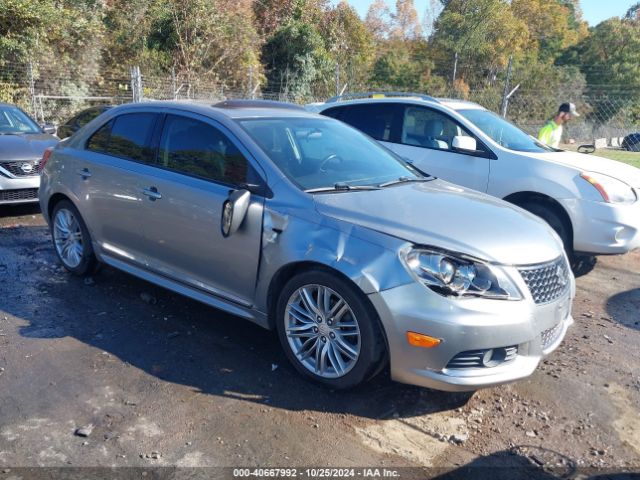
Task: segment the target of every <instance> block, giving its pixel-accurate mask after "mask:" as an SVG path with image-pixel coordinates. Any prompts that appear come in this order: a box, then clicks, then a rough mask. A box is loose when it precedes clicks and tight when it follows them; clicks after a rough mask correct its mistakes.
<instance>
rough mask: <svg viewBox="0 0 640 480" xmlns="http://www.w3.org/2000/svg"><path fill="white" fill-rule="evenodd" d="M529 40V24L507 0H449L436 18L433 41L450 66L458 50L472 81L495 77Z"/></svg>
mask: <svg viewBox="0 0 640 480" xmlns="http://www.w3.org/2000/svg"><path fill="white" fill-rule="evenodd" d="M528 40H529V32H528V29H527V25H526V24H525V23H524V22H523V21H522V20H520V19H518V18H516V16H515V15H514V13H513V11H512V10H511V9H510V8H509V4H508V2H507V1H506V0H474V1H465V0H448V1H447V2H446V6H445V7H444V10H443V11H442V13H441V14H440V17H438V19H437V21H436V22H435V25H434V33H433V35H432V38H431V44H432V47H433V50H434V52H435V58H436V60H438V62H437V63H438V64H441V65H447V68H448V66H449V65H450V64H451V61H452V60H451V59H453V57H454V55H455V53H458V55H459V59H460V60H459V68H458V70H459V72H461V74H462V75H464V77H465V80H467V83H469V81H478V80H481V79H483V78H487V79H492V78H494V77H495V75H496V72H497V71H499V70H501V69H504V67H505V66H506V64H507V61H508V58H509V56H510V55H515V56H517V55H519V54H520V53H521V52H522V51H523V50H524V48H525V46H526V45H527V42H528ZM443 73H444V72H443ZM447 73H448V70H447Z"/></svg>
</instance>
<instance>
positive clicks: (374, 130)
mask: <svg viewBox="0 0 640 480" xmlns="http://www.w3.org/2000/svg"><path fill="white" fill-rule="evenodd" d="M322 114H323V115H327V116H329V117H333V118H336V119H338V120H340V121H342V122H345V123H348V124H349V125H351V126H352V127H355V128H357V129H358V130H360V131H361V132H364V133H366V134H367V135H369V136H370V137H372V138H375V139H376V140H379V141H382V142H397V137H398V132H397V130H398V128H397V127H398V126H399V123H400V115H401V107H400V106H399V105H397V104H394V103H370V104H360V105H345V106H344V107H334V108H330V109H328V110H325V111H324V112H322Z"/></svg>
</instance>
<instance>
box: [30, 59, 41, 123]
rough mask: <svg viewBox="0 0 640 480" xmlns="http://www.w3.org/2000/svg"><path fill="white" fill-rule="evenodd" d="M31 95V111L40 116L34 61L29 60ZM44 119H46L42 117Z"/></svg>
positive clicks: (35, 115)
mask: <svg viewBox="0 0 640 480" xmlns="http://www.w3.org/2000/svg"><path fill="white" fill-rule="evenodd" d="M29 96H30V97H31V113H32V114H33V116H34V117H36V119H37V118H38V112H37V110H38V106H37V103H36V82H35V79H34V77H33V62H31V60H29ZM42 121H44V119H42Z"/></svg>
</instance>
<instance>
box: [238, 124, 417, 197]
mask: <svg viewBox="0 0 640 480" xmlns="http://www.w3.org/2000/svg"><path fill="white" fill-rule="evenodd" d="M240 124H241V125H242V126H243V127H244V129H245V130H246V131H247V132H248V133H249V135H251V137H252V138H253V139H254V140H255V141H256V143H258V145H260V147H261V148H262V150H263V151H264V152H265V153H266V154H267V155H268V156H269V158H271V160H272V161H273V162H274V163H275V164H276V165H277V166H278V168H279V169H280V170H282V172H283V173H284V174H285V175H286V176H287V177H289V178H290V179H291V180H292V181H293V182H294V183H296V185H298V186H299V187H300V188H301V189H303V190H312V189H321V188H328V189H331V188H334V187H336V186H342V187H345V186H346V187H363V186H378V185H380V184H382V183H386V182H390V181H393V180H397V179H399V178H401V177H405V178H406V179H409V180H410V179H414V178H422V175H421V174H419V173H418V172H417V171H416V170H415V169H414V168H412V167H411V166H409V165H408V164H406V163H405V162H404V161H402V160H401V159H400V158H399V157H396V156H395V154H393V153H391V152H390V151H389V150H387V149H386V148H384V147H382V146H381V145H379V144H378V143H376V142H375V141H373V140H372V139H370V138H369V137H367V136H366V135H364V134H363V133H361V132H359V131H358V130H355V129H354V128H352V127H349V126H347V125H345V124H343V123H341V122H338V121H336V120H333V119H328V118H327V119H325V118H266V119H265V118H261V119H251V120H240ZM336 188H337V187H336Z"/></svg>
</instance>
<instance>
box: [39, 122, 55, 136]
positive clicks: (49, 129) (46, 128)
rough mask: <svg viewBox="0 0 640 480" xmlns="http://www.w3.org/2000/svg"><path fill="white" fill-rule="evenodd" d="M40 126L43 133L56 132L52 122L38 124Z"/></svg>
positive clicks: (52, 133)
mask: <svg viewBox="0 0 640 480" xmlns="http://www.w3.org/2000/svg"><path fill="white" fill-rule="evenodd" d="M40 127H41V128H42V131H43V132H44V133H48V134H49V135H55V134H56V130H57V129H56V126H55V125H53V124H52V123H45V124H43V125H40Z"/></svg>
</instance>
